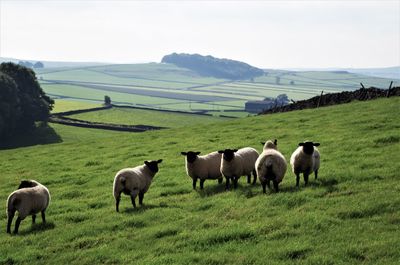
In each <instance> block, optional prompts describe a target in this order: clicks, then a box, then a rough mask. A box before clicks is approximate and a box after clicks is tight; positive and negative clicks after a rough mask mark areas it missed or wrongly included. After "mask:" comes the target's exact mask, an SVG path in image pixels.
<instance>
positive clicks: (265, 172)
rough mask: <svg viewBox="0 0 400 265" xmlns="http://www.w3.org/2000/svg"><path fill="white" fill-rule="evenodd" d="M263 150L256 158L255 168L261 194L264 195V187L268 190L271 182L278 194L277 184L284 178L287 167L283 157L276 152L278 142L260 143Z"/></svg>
mask: <svg viewBox="0 0 400 265" xmlns="http://www.w3.org/2000/svg"><path fill="white" fill-rule="evenodd" d="M262 144H263V145H264V150H263V152H262V153H261V154H260V156H259V157H258V159H257V161H256V164H255V167H256V172H257V176H258V179H259V180H260V182H261V185H262V188H263V193H266V186H268V188H270V182H271V180H272V182H273V184H274V188H275V191H276V192H279V186H278V184H279V183H280V182H281V181H282V179H283V177H284V176H285V173H286V169H287V165H286V159H285V157H284V156H283V155H282V154H281V153H280V152H279V151H278V150H277V145H278V141H277V140H275V141H274V142H272V141H267V142H266V143H262Z"/></svg>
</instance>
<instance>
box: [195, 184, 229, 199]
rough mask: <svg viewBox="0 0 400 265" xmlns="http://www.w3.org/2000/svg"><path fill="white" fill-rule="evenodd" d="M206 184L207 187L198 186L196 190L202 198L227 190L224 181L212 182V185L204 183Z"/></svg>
mask: <svg viewBox="0 0 400 265" xmlns="http://www.w3.org/2000/svg"><path fill="white" fill-rule="evenodd" d="M204 186H205V187H204V188H203V189H200V188H196V192H197V193H198V194H199V196H200V197H201V198H205V197H209V196H213V195H216V194H219V193H222V192H224V191H225V184H222V183H221V184H219V183H218V184H214V183H213V184H211V183H210V185H206V184H204Z"/></svg>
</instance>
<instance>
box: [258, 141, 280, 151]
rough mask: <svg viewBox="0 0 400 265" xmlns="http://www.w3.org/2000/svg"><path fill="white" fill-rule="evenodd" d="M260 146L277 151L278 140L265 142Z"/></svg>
mask: <svg viewBox="0 0 400 265" xmlns="http://www.w3.org/2000/svg"><path fill="white" fill-rule="evenodd" d="M261 144H262V145H263V146H264V149H275V150H277V147H278V140H276V139H275V140H274V141H273V142H272V141H271V140H268V141H267V142H261Z"/></svg>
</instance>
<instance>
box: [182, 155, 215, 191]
mask: <svg viewBox="0 0 400 265" xmlns="http://www.w3.org/2000/svg"><path fill="white" fill-rule="evenodd" d="M181 154H182V155H184V156H186V159H185V162H186V163H185V164H186V173H187V175H188V176H189V177H191V178H192V180H193V189H196V182H197V179H200V189H203V186H204V181H206V179H218V183H222V181H223V179H222V174H221V171H220V166H221V157H222V155H221V154H219V153H218V152H212V153H209V154H207V155H203V156H199V154H200V152H193V151H188V152H181Z"/></svg>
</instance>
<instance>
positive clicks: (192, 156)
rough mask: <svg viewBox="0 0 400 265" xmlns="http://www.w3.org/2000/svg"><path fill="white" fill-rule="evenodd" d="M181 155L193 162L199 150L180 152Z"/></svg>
mask: <svg viewBox="0 0 400 265" xmlns="http://www.w3.org/2000/svg"><path fill="white" fill-rule="evenodd" d="M181 155H184V156H186V159H187V161H188V163H193V162H194V161H196V159H197V156H198V155H200V152H193V151H188V152H181Z"/></svg>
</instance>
